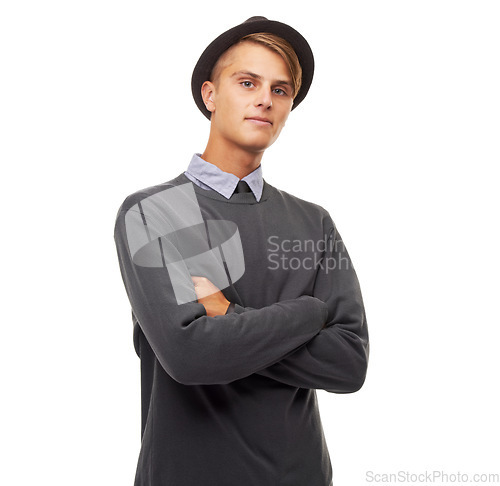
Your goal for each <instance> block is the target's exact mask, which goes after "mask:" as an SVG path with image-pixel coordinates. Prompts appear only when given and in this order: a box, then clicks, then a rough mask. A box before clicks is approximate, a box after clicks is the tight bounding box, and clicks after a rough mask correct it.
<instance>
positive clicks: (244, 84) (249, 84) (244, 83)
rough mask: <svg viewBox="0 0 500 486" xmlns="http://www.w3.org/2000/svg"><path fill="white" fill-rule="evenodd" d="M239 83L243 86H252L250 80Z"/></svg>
mask: <svg viewBox="0 0 500 486" xmlns="http://www.w3.org/2000/svg"><path fill="white" fill-rule="evenodd" d="M240 84H241V85H242V86H243V87H245V88H251V87H252V86H253V83H252V82H251V81H243V82H241V83H240Z"/></svg>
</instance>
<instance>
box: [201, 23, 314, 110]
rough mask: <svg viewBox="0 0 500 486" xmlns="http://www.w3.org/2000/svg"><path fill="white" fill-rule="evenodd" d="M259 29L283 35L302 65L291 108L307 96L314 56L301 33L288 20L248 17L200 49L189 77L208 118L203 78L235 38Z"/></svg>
mask: <svg viewBox="0 0 500 486" xmlns="http://www.w3.org/2000/svg"><path fill="white" fill-rule="evenodd" d="M250 20H251V21H250ZM258 32H267V33H270V34H275V35H277V36H279V37H282V38H283V39H285V40H286V41H288V42H289V43H290V44H291V46H292V47H293V49H294V51H295V53H296V54H297V57H298V59H299V63H300V66H301V67H302V85H301V87H300V90H299V92H298V93H297V95H296V96H295V98H294V100H293V106H292V110H294V109H295V108H297V106H298V105H299V104H300V103H301V102H302V100H303V99H304V98H305V97H306V95H307V92H308V91H309V88H310V86H311V82H312V78H313V74H314V56H313V53H312V50H311V48H310V46H309V44H308V43H307V41H306V40H305V39H304V37H303V36H302V35H301V34H300V33H299V32H297V31H296V30H295V29H293V28H292V27H290V26H289V25H287V24H283V23H281V22H277V21H274V20H267V19H262V20H252V19H249V20H247V21H246V22H243V23H242V24H239V25H237V26H236V27H233V28H232V29H229V30H227V31H226V32H224V33H223V34H221V35H220V36H219V37H217V38H216V39H215V40H214V41H212V42H211V43H210V44H209V45H208V47H207V48H206V49H205V50H204V51H203V53H202V55H201V56H200V58H199V59H198V62H197V63H196V66H195V68H194V70H193V75H192V78H191V91H192V93H193V98H194V101H195V103H196V106H198V108H199V110H200V111H201V112H202V113H203V114H204V115H205V116H206V117H207V118H208V119H209V120H210V116H211V112H210V111H209V110H207V107H206V106H205V103H204V102H203V98H202V96H201V87H202V85H203V83H204V82H205V81H209V80H210V75H211V73H212V69H213V67H214V65H215V63H216V62H217V60H218V59H219V57H220V56H221V55H222V54H223V53H224V52H225V51H226V50H227V49H229V48H230V47H231V46H232V45H233V44H235V43H236V42H238V41H239V40H240V39H241V38H242V37H244V36H246V35H249V34H255V33H258Z"/></svg>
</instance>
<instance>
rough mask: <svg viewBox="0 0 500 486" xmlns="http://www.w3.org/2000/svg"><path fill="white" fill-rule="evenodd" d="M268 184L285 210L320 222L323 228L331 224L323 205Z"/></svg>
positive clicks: (296, 215) (328, 214)
mask: <svg viewBox="0 0 500 486" xmlns="http://www.w3.org/2000/svg"><path fill="white" fill-rule="evenodd" d="M266 184H267V183H266ZM268 185H269V186H270V188H271V189H272V191H273V192H274V193H275V198H277V199H278V200H280V201H281V203H282V204H283V206H284V207H285V208H286V210H287V211H288V212H290V213H291V214H292V215H294V216H295V217H304V218H307V219H309V220H311V221H318V222H321V223H322V224H323V226H324V227H325V228H327V227H330V228H331V227H332V226H333V221H332V218H331V216H330V213H329V212H328V211H327V210H326V209H325V208H324V207H323V206H320V205H319V204H316V203H313V202H311V201H307V200H305V199H302V198H300V197H297V196H294V195H293V194H290V193H289V192H286V191H283V190H281V189H277V188H276V187H274V186H271V185H270V184H268Z"/></svg>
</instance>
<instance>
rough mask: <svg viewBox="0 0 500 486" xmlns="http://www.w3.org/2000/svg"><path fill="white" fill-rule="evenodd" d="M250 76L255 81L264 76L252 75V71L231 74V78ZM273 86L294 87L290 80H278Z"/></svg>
mask: <svg viewBox="0 0 500 486" xmlns="http://www.w3.org/2000/svg"><path fill="white" fill-rule="evenodd" d="M240 75H242V76H248V77H250V78H254V79H262V76H261V75H260V74H255V73H252V72H250V71H236V72H235V73H233V74H231V76H230V77H231V78H234V77H236V76H240ZM273 84H286V85H287V86H290V87H291V86H292V83H291V82H290V81H288V80H279V79H278V80H277V81H275V82H274V83H273Z"/></svg>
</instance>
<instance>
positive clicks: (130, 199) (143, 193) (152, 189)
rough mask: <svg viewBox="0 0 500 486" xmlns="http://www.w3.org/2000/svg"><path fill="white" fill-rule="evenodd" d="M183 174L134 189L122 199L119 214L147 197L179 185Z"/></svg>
mask: <svg viewBox="0 0 500 486" xmlns="http://www.w3.org/2000/svg"><path fill="white" fill-rule="evenodd" d="M181 176H182V174H180V175H178V176H177V177H175V178H173V179H171V180H169V181H166V182H162V183H160V184H156V185H154V186H149V187H145V188H142V189H138V190H136V191H134V192H133V193H131V194H129V195H128V196H126V197H125V199H124V200H123V201H122V203H121V204H120V206H119V208H118V214H117V216H119V215H120V214H121V213H126V212H127V211H128V210H129V209H130V208H132V207H134V206H135V205H136V204H138V203H140V202H142V201H144V200H145V199H148V198H150V197H151V196H154V195H155V194H159V193H161V192H163V191H165V190H167V189H169V188H172V187H174V186H177V185H179V184H181V181H180V178H181Z"/></svg>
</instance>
